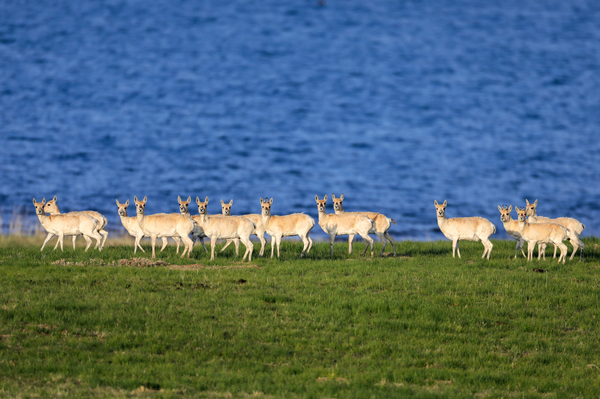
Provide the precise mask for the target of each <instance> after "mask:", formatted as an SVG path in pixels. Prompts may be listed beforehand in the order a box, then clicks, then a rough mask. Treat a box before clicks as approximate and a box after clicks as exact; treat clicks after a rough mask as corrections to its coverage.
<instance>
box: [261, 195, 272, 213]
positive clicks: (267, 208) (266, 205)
mask: <svg viewBox="0 0 600 399" xmlns="http://www.w3.org/2000/svg"><path fill="white" fill-rule="evenodd" d="M271 204H273V198H271V199H268V198H265V200H264V201H263V199H262V198H261V199H260V207H261V208H262V215H263V216H271Z"/></svg>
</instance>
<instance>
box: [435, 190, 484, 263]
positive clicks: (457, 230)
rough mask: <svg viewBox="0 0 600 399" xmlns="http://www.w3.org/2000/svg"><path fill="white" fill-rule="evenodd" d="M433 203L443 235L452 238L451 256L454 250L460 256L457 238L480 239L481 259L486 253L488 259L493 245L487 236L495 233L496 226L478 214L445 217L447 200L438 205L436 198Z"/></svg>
mask: <svg viewBox="0 0 600 399" xmlns="http://www.w3.org/2000/svg"><path fill="white" fill-rule="evenodd" d="M434 204H435V210H436V213H437V221H438V226H439V227H440V230H441V231H442V233H443V234H444V236H446V238H448V239H449V240H452V257H453V258H454V252H455V251H456V252H458V257H459V258H460V249H459V248H458V241H459V240H466V241H481V243H482V244H483V248H484V249H483V255H481V258H482V259H483V258H484V257H485V255H486V253H487V259H488V260H489V259H490V254H491V253H492V248H493V247H494V245H493V244H492V243H491V242H490V240H489V236H491V235H492V234H494V233H496V226H494V224H493V223H492V222H490V221H489V220H487V219H484V218H482V217H479V216H472V217H465V218H452V219H446V205H447V201H446V200H444V203H443V204H442V205H440V204H438V202H437V200H434Z"/></svg>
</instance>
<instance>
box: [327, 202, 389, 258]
mask: <svg viewBox="0 0 600 399" xmlns="http://www.w3.org/2000/svg"><path fill="white" fill-rule="evenodd" d="M331 199H332V201H333V210H334V211H335V214H336V215H340V214H347V213H350V212H344V205H343V201H344V194H342V195H341V196H340V197H339V198H335V194H331ZM352 213H357V214H361V215H365V216H366V217H368V218H369V219H371V220H372V221H373V228H372V229H371V230H370V231H369V234H376V235H377V237H379V239H380V240H381V241H382V242H383V248H381V256H383V251H384V250H385V247H386V245H387V243H388V241H389V242H390V243H391V244H392V248H393V249H394V256H396V242H395V241H394V239H393V238H392V236H390V235H389V234H388V230H389V229H390V227H391V225H392V223H394V224H396V221H395V220H394V219H390V218H388V217H387V216H385V215H383V214H381V213H377V212H352ZM353 239H354V234H350V235H349V236H348V253H352V240H353Z"/></svg>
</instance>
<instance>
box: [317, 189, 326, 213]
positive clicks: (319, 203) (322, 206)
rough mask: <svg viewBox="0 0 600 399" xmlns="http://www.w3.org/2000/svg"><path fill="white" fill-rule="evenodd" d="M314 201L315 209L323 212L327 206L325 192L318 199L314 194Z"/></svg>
mask: <svg viewBox="0 0 600 399" xmlns="http://www.w3.org/2000/svg"><path fill="white" fill-rule="evenodd" d="M315 201H317V209H318V210H319V213H321V212H325V208H326V206H327V194H325V196H324V197H323V199H322V200H320V199H319V196H318V195H315Z"/></svg>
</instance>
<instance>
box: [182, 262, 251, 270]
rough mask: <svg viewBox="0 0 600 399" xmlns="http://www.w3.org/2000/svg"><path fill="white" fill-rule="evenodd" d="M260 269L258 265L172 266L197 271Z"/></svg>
mask: <svg viewBox="0 0 600 399" xmlns="http://www.w3.org/2000/svg"><path fill="white" fill-rule="evenodd" d="M249 268H250V269H260V268H261V267H260V266H258V265H248V264H235V263H234V264H230V265H225V266H209V265H201V264H199V263H197V264H193V265H171V269H176V270H197V269H208V270H219V269H249Z"/></svg>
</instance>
